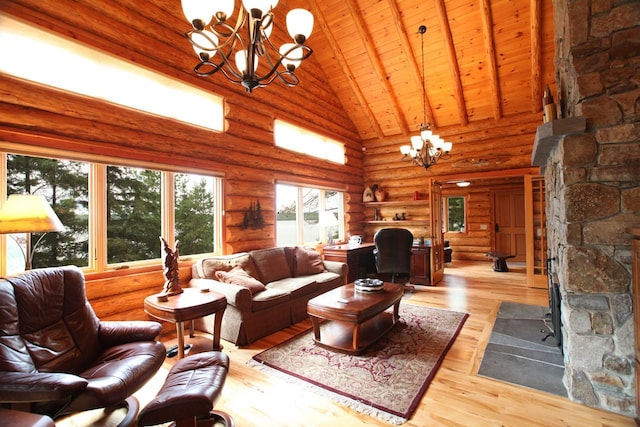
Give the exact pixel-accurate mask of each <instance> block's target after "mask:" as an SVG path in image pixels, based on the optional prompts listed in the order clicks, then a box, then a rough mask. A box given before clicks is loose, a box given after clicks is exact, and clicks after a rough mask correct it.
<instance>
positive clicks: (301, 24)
mask: <svg viewBox="0 0 640 427" xmlns="http://www.w3.org/2000/svg"><path fill="white" fill-rule="evenodd" d="M312 30H313V15H312V14H311V12H309V11H308V10H305V9H291V10H290V11H289V13H288V14H287V31H288V32H289V35H290V36H291V38H293V39H294V40H295V39H296V36H297V35H301V36H304V40H306V39H308V38H309V36H310V35H311V31H312Z"/></svg>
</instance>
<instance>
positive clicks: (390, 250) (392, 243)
mask: <svg viewBox="0 0 640 427" xmlns="http://www.w3.org/2000/svg"><path fill="white" fill-rule="evenodd" d="M373 242H374V243H375V245H376V247H375V249H374V250H373V255H374V258H375V263H376V270H377V271H378V273H379V274H391V281H392V282H393V283H395V281H396V277H397V276H406V277H407V279H408V278H409V276H411V255H412V253H411V246H412V245H413V234H411V232H410V231H409V230H405V229H404V228H383V229H381V230H378V231H377V232H376V234H375V235H374V236H373Z"/></svg>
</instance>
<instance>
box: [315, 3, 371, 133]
mask: <svg viewBox="0 0 640 427" xmlns="http://www.w3.org/2000/svg"><path fill="white" fill-rule="evenodd" d="M310 3H311V9H312V10H313V15H314V17H315V19H316V20H317V21H318V23H319V24H320V26H321V27H322V32H323V33H324V36H325V37H326V38H327V42H329V47H330V48H331V50H332V51H333V55H334V56H335V57H336V59H337V60H338V62H339V63H340V64H341V65H342V66H341V67H340V68H341V69H342V70H343V72H344V74H345V78H346V79H347V82H348V83H349V87H350V88H351V90H352V91H353V93H354V95H355V96H356V98H357V99H358V103H359V104H360V107H362V109H363V110H364V111H365V113H366V114H365V115H366V117H367V119H368V120H369V123H370V124H371V127H373V129H374V131H375V132H376V134H377V135H378V138H383V137H384V132H382V128H381V127H380V123H379V122H378V121H377V120H376V116H375V114H373V111H371V107H370V106H369V104H368V103H367V100H366V99H365V97H364V94H363V93H362V91H361V90H360V86H359V85H358V84H357V83H356V77H355V75H354V74H353V72H352V71H351V68H350V67H349V63H348V62H347V60H346V58H345V56H344V54H343V53H342V49H340V46H338V42H337V41H336V39H335V38H334V37H333V32H332V31H331V29H330V28H329V25H328V24H327V20H326V19H325V17H324V14H323V13H322V10H320V6H319V5H318V3H319V1H313V2H310ZM361 132H362V131H361Z"/></svg>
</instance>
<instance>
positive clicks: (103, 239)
mask: <svg viewBox="0 0 640 427" xmlns="http://www.w3.org/2000/svg"><path fill="white" fill-rule="evenodd" d="M7 153H11V154H19V155H23V156H34V157H46V158H54V159H55V158H58V159H63V160H70V161H78V162H87V163H89V182H88V188H89V224H88V227H89V247H88V254H87V257H88V263H87V264H88V265H87V266H86V267H83V268H82V270H83V272H84V273H101V272H109V271H115V270H123V269H129V268H136V267H149V266H154V267H155V266H160V259H161V258H160V254H158V258H153V259H147V260H140V261H127V262H123V263H115V264H114V263H112V264H109V263H108V262H107V259H108V258H107V218H106V212H107V191H106V181H107V166H108V165H117V166H128V167H136V168H145V169H152V170H156V171H159V172H161V174H162V180H163V182H164V181H165V180H168V179H171V181H170V182H169V184H170V185H171V183H172V182H173V173H189V174H198V175H204V176H210V177H213V178H219V179H217V180H216V181H215V182H216V187H215V189H214V191H215V194H216V195H217V198H216V204H215V211H214V217H215V223H214V227H215V231H214V242H213V244H214V248H215V250H216V252H215V253H214V252H211V253H205V254H193V255H192V254H189V255H187V256H185V257H182V256H181V257H180V261H187V260H191V259H197V258H200V257H206V256H211V255H216V254H219V253H222V250H223V248H222V227H223V224H224V217H223V215H224V206H223V199H224V197H223V193H222V191H223V188H224V186H223V182H222V181H223V179H222V178H223V177H224V174H214V173H211V171H203V170H196V169H188V170H181V169H178V168H176V167H175V166H170V165H160V164H152V163H150V162H135V161H131V160H126V159H119V158H114V157H104V156H87V157H92V159H87V158H83V157H82V156H81V155H78V153H70V152H65V151H64V150H55V149H48V148H44V149H40V148H37V147H30V146H24V145H21V144H13V143H8V142H3V141H0V162H1V164H0V198H1V200H0V207H2V205H3V204H4V202H5V200H6V199H7ZM96 159H99V160H100V161H99V162H98V161H96ZM169 176H170V177H171V178H168V177H169ZM165 185H166V184H165ZM171 187H172V185H171ZM173 200H174V198H173V197H172V198H168V197H167V196H166V195H164V188H162V187H161V203H162V206H163V209H162V212H163V213H162V215H164V216H163V218H162V221H161V231H160V232H161V233H162V236H164V237H165V238H166V239H167V241H168V242H169V243H173V242H174V241H175V227H172V225H175V223H174V221H173V220H169V221H167V220H166V217H167V214H166V212H167V211H171V213H170V214H169V215H171V216H172V217H173V210H172V209H169V208H168V203H169V202H170V203H171V206H173ZM169 227H171V228H169ZM0 247H2V248H5V247H6V235H4V234H0ZM2 253H4V250H3V251H2ZM0 261H1V262H0V276H4V275H6V274H7V272H6V262H5V260H4V255H0Z"/></svg>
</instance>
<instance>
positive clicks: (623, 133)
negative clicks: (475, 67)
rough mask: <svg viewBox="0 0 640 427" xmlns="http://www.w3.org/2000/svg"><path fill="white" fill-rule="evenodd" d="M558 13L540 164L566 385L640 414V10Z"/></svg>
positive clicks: (600, 5) (597, 2)
mask: <svg viewBox="0 0 640 427" xmlns="http://www.w3.org/2000/svg"><path fill="white" fill-rule="evenodd" d="M554 8H555V28H556V30H555V31H556V36H555V44H556V46H555V48H556V61H555V62H556V64H555V65H556V87H557V96H558V107H559V110H560V114H559V115H560V117H561V118H560V119H559V120H558V121H557V123H551V124H550V123H546V124H545V125H543V126H544V127H545V128H544V130H545V131H546V132H547V133H548V134H547V135H546V142H547V143H549V141H552V142H553V143H552V144H551V145H550V146H547V148H546V149H543V150H542V151H545V153H544V158H545V161H544V162H542V163H541V164H540V166H542V167H543V169H544V176H545V186H546V201H547V208H546V209H547V230H548V242H549V248H550V250H549V257H550V258H552V261H551V263H550V269H551V271H550V272H549V273H550V274H554V275H555V276H556V279H557V283H558V284H559V286H560V294H561V319H562V334H563V335H562V346H563V350H564V357H565V365H566V368H565V377H564V383H565V385H566V387H567V391H568V393H569V396H570V398H571V399H572V400H575V401H578V402H581V403H584V404H586V405H589V406H593V407H598V408H603V409H606V410H610V411H614V412H617V413H621V414H624V415H628V416H635V414H636V408H635V380H634V374H635V368H634V335H633V334H634V316H633V311H632V288H631V258H630V244H631V239H630V236H629V235H628V234H627V233H626V232H625V229H627V228H628V227H630V226H632V225H638V224H640V25H639V23H640V2H639V1H637V0H632V1H616V0H575V1H567V0H554ZM539 134H540V129H539ZM543 134H544V132H543ZM539 137H540V136H539V135H538V136H537V138H536V147H535V149H536V150H537V151H538V152H537V153H536V152H534V157H536V156H538V157H539V156H540V149H541V147H540V146H539V144H538V143H539V142H540V141H538V138H539ZM534 163H535V162H534Z"/></svg>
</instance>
